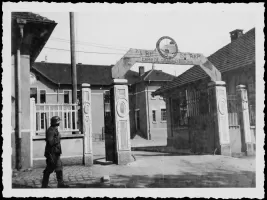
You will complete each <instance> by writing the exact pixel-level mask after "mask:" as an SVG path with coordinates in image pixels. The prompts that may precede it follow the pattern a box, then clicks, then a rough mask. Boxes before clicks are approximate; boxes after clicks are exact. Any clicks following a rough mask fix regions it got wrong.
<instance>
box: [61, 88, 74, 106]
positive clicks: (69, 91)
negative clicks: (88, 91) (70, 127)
mask: <svg viewBox="0 0 267 200" xmlns="http://www.w3.org/2000/svg"><path fill="white" fill-rule="evenodd" d="M65 92H68V93H69V103H65ZM77 92H78V91H77ZM70 93H71V90H63V103H64V104H71V102H70Z"/></svg>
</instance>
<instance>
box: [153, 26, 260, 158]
mask: <svg viewBox="0 0 267 200" xmlns="http://www.w3.org/2000/svg"><path fill="white" fill-rule="evenodd" d="M230 37H231V42H230V43H229V44H227V45H226V46H224V47H222V48H221V49H219V50H218V51H216V52H215V53H213V54H212V55H210V56H209V57H208V60H209V61H210V62H211V63H212V64H213V65H214V66H215V67H216V68H217V69H218V70H219V71H220V72H221V74H222V81H224V82H225V83H226V94H227V107H228V121H229V134H230V146H231V152H232V155H234V154H243V153H244V152H245V151H246V150H245V149H246V147H245V145H246V144H245V142H244V140H245V139H244V133H243V132H244V130H243V128H242V126H241V122H240V115H239V112H240V107H239V105H240V104H241V102H239V100H238V98H237V97H238V96H237V86H240V85H243V86H245V88H246V91H247V94H248V100H247V101H248V108H249V121H250V124H249V127H250V130H251V138H252V143H253V144H254V149H255V137H256V131H255V130H256V128H255V126H256V122H255V110H256V109H255V107H256V104H255V78H256V76H255V71H256V68H255V67H256V65H255V28H253V29H251V30H249V31H248V32H247V33H245V34H244V33H243V31H242V30H239V29H237V30H234V31H232V32H230ZM210 81H211V80H210V78H209V77H208V75H207V74H206V73H205V72H204V70H202V69H201V68H200V67H199V66H193V67H192V68H190V69H189V70H187V71H186V72H184V73H183V74H181V75H180V76H178V77H176V78H175V79H174V80H173V81H171V82H169V83H168V84H166V85H164V86H163V87H161V88H160V89H158V90H157V91H156V92H155V93H154V95H160V96H162V97H164V98H166V99H167V101H168V103H167V104H168V106H167V107H168V108H167V121H168V140H167V144H168V146H173V147H175V148H178V149H191V150H193V151H195V152H209V153H212V152H214V151H215V150H216V144H215V143H216V137H217V136H213V132H214V131H213V129H212V127H213V125H212V124H213V120H214V117H212V116H211V115H210V114H209V110H210V105H209V98H208V96H209V92H207V88H208V87H209V86H208V83H210ZM243 86H242V87H243ZM242 98H243V97H242ZM244 123H245V122H244ZM213 128H214V127H213Z"/></svg>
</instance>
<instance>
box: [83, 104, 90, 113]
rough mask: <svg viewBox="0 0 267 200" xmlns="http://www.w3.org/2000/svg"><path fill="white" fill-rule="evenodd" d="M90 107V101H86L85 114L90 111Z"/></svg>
mask: <svg viewBox="0 0 267 200" xmlns="http://www.w3.org/2000/svg"><path fill="white" fill-rule="evenodd" d="M89 107H90V105H89V103H86V104H85V105H84V107H83V110H84V113H85V114H88V113H89Z"/></svg>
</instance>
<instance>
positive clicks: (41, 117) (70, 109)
mask: <svg viewBox="0 0 267 200" xmlns="http://www.w3.org/2000/svg"><path fill="white" fill-rule="evenodd" d="M31 112H32V117H31V120H32V122H31V123H33V124H34V125H33V126H32V128H33V132H34V133H33V134H35V135H42V134H44V133H45V131H46V130H47V128H48V127H49V126H50V119H51V118H52V117H53V116H59V117H60V118H61V123H60V126H59V131H60V132H79V122H78V105H77V104H35V102H34V101H33V100H31Z"/></svg>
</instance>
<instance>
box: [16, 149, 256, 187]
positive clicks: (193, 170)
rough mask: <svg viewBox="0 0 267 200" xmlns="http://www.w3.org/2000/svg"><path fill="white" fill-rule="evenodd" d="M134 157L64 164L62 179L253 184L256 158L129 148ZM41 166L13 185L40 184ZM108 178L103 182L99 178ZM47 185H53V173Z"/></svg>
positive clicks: (73, 183) (89, 183)
mask: <svg viewBox="0 0 267 200" xmlns="http://www.w3.org/2000/svg"><path fill="white" fill-rule="evenodd" d="M132 153H133V155H134V157H135V161H134V162H132V163H129V164H128V165H125V166H118V165H114V164H112V165H94V166H92V167H85V166H81V165H80V166H66V167H64V172H63V174H64V181H65V182H66V183H67V184H69V185H70V187H71V188H101V187H111V188H117V187H119V188H142V187H145V188H187V187H255V184H256V183H255V159H254V158H252V157H249V158H242V159H239V158H232V157H224V156H217V155H216V156H213V155H198V156H197V155H191V156H178V155H175V154H170V153H157V152H142V151H133V152H132ZM42 171H43V169H41V168H38V169H33V170H31V171H25V172H18V174H17V176H14V177H12V183H13V184H12V185H13V188H40V187H41V180H42ZM103 176H109V178H110V181H109V182H107V183H102V181H101V178H102V177H103ZM49 186H50V187H52V188H56V186H57V181H56V176H55V174H52V175H51V176H50V182H49Z"/></svg>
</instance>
